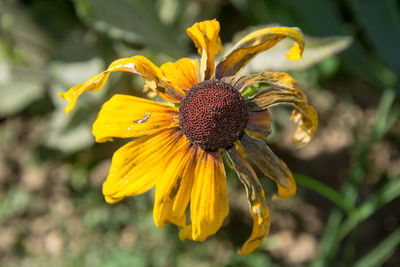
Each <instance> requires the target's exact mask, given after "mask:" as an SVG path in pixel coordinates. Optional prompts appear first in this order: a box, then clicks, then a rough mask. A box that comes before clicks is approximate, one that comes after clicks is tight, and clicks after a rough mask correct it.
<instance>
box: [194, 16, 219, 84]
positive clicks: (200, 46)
mask: <svg viewBox="0 0 400 267" xmlns="http://www.w3.org/2000/svg"><path fill="white" fill-rule="evenodd" d="M219 30H220V26H219V22H218V21H217V20H215V19H214V20H206V21H202V22H198V23H195V24H194V25H193V26H192V27H190V28H188V29H187V30H186V32H187V34H188V35H189V37H190V38H191V39H192V40H193V42H194V44H195V45H196V47H197V51H198V53H199V55H201V62H200V80H201V81H204V80H209V79H211V78H212V76H213V75H214V68H215V67H214V58H215V55H216V54H217V53H218V52H220V51H221V50H222V44H221V39H220V37H219Z"/></svg>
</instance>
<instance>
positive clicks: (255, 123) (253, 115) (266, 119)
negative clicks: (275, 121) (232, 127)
mask: <svg viewBox="0 0 400 267" xmlns="http://www.w3.org/2000/svg"><path fill="white" fill-rule="evenodd" d="M246 129H247V130H248V132H249V134H250V135H252V136H256V137H257V138H261V139H266V138H267V136H268V135H270V133H271V116H270V115H269V112H268V110H264V111H258V112H251V111H250V112H249V120H248V122H247V125H246Z"/></svg>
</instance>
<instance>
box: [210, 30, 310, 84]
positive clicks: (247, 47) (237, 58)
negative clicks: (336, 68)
mask: <svg viewBox="0 0 400 267" xmlns="http://www.w3.org/2000/svg"><path fill="white" fill-rule="evenodd" d="M285 38H291V39H292V40H294V41H295V44H294V46H293V47H292V48H291V49H290V50H289V53H288V54H287V55H286V57H287V58H288V59H290V60H299V59H301V56H302V54H303V51H304V38H303V34H302V33H301V31H300V29H298V28H288V27H275V28H266V29H262V30H258V31H255V32H252V33H250V34H249V35H247V36H245V37H244V38H243V39H241V40H240V41H239V42H238V43H237V44H236V45H235V46H234V47H233V48H232V50H231V51H230V52H229V53H228V54H227V55H225V56H224V57H223V58H222V59H221V61H220V62H219V63H218V64H217V66H216V71H215V77H216V78H217V79H219V80H221V79H222V80H223V81H225V82H227V83H229V82H231V81H232V80H233V79H234V78H235V77H236V76H237V74H238V73H239V72H240V71H241V70H242V69H243V68H244V66H246V65H247V63H249V62H250V60H252V59H253V57H255V56H256V55H257V54H259V53H261V52H263V51H265V50H268V49H270V48H271V47H273V46H274V45H276V44H277V43H279V42H280V41H281V40H283V39H285Z"/></svg>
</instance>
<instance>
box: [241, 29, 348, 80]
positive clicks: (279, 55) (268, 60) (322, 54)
mask: <svg viewBox="0 0 400 267" xmlns="http://www.w3.org/2000/svg"><path fill="white" fill-rule="evenodd" d="M304 38H305V41H306V45H305V50H304V53H303V58H302V59H301V60H298V61H293V60H288V59H286V57H285V54H287V52H288V51H289V49H290V47H291V46H292V45H293V42H292V41H290V40H283V41H281V42H280V43H278V44H277V45H276V46H274V47H272V48H271V49H269V50H267V51H266V52H263V53H262V54H260V55H259V56H257V57H255V58H254V59H253V60H252V61H251V62H250V63H249V64H248V69H249V72H261V71H265V70H268V71H293V70H300V69H306V68H309V67H310V66H313V65H315V64H317V63H319V62H321V61H323V60H324V59H326V58H329V57H331V56H333V55H335V54H337V53H339V52H341V51H343V50H345V49H346V48H347V47H349V46H350V44H351V42H352V38H351V37H348V36H332V37H325V38H317V37H311V36H304Z"/></svg>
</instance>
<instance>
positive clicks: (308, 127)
mask: <svg viewBox="0 0 400 267" xmlns="http://www.w3.org/2000/svg"><path fill="white" fill-rule="evenodd" d="M290 119H291V120H292V121H294V122H295V123H297V125H298V127H297V129H296V132H295V133H294V136H293V142H295V143H299V144H301V145H305V144H307V143H308V142H310V140H311V138H312V137H313V135H314V133H315V131H316V130H317V127H318V113H317V111H316V110H315V109H314V108H313V107H311V106H304V107H303V108H295V109H293V112H292V115H291V116H290Z"/></svg>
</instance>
